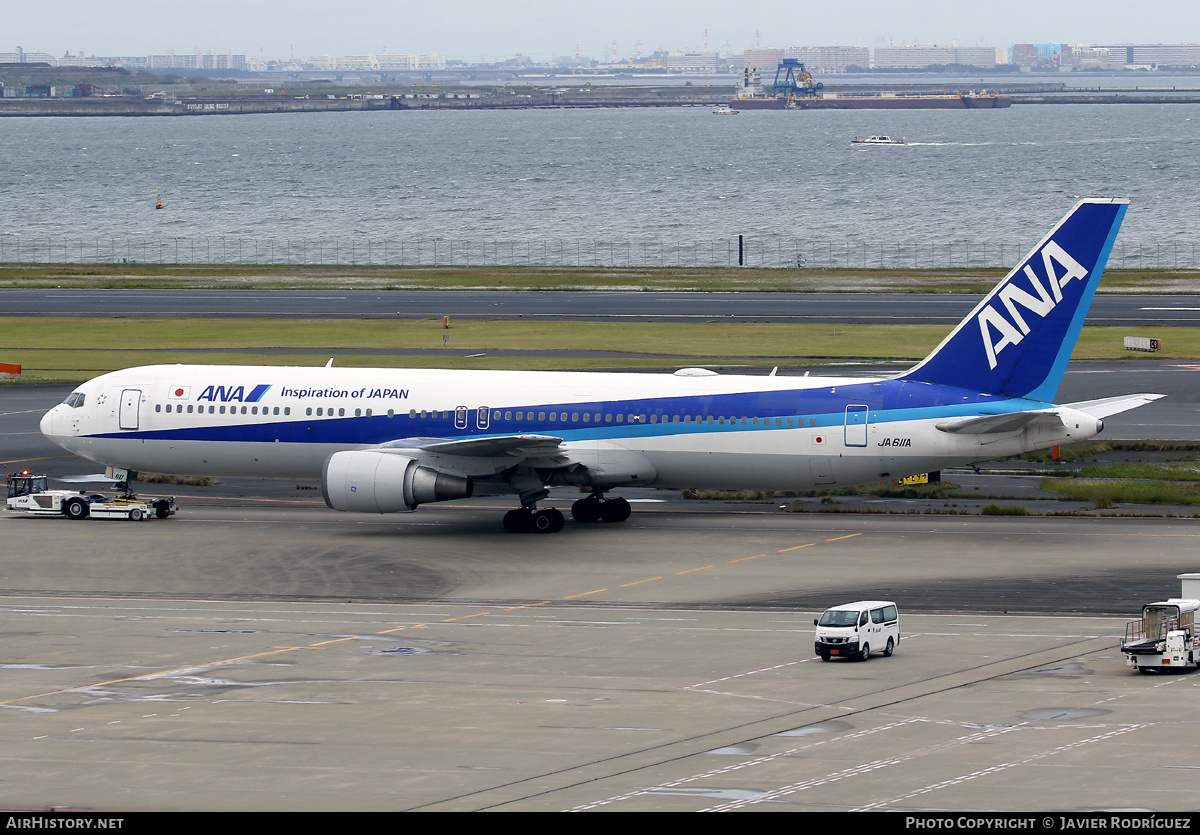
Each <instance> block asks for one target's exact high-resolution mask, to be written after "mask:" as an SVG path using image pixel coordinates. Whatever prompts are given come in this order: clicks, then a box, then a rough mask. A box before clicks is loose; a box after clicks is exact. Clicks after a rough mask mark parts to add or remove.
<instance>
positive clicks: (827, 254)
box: [0, 235, 1200, 270]
mask: <svg viewBox="0 0 1200 835" xmlns="http://www.w3.org/2000/svg"><path fill="white" fill-rule="evenodd" d="M1028 250H1029V245H1028V243H1027V242H1026V243H1016V242H1011V243H1010V242H990V243H989V242H980V241H942V242H924V243H920V242H913V241H903V242H883V241H872V242H866V241H851V240H841V241H836V240H803V239H799V238H773V239H766V238H756V237H748V236H747V237H744V238H743V239H742V241H741V242H740V245H739V241H738V238H736V237H735V238H733V239H732V240H719V241H717V240H711V241H664V240H659V239H645V240H623V241H601V240H596V239H592V238H577V239H572V240H519V241H515V240H514V241H482V242H481V241H465V240H456V239H449V238H446V239H427V240H416V241H404V240H370V239H365V238H330V239H317V240H294V239H282V238H235V237H215V238H208V237H205V238H148V237H108V238H52V237H42V236H21V235H0V263H8V264H228V265H243V266H246V265H293V266H301V265H303V266H395V267H409V266H411V267H493V266H501V267H736V266H738V265H739V264H744V265H745V266H748V267H768V268H786V269H807V268H828V267H832V268H849V269H917V270H920V269H955V268H970V267H1011V266H1012V265H1014V264H1016V263H1017V261H1018V260H1019V259H1021V258H1022V257H1024V255H1025V254H1026V253H1027V252H1028ZM1198 254H1200V253H1198V252H1197V244H1196V243H1195V242H1186V241H1171V242H1165V243H1143V242H1138V241H1132V242H1125V241H1118V242H1117V243H1116V246H1115V247H1114V249H1113V252H1112V255H1111V257H1110V258H1109V266H1111V267H1115V268H1125V269H1184V270H1194V269H1200V258H1198Z"/></svg>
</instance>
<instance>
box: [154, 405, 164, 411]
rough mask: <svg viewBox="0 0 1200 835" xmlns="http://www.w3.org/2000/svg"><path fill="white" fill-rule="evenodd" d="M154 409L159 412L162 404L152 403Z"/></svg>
mask: <svg viewBox="0 0 1200 835" xmlns="http://www.w3.org/2000/svg"><path fill="white" fill-rule="evenodd" d="M154 411H156V412H161V411H162V404H161V403H155V404H154Z"/></svg>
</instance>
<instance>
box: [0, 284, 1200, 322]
mask: <svg viewBox="0 0 1200 835" xmlns="http://www.w3.org/2000/svg"><path fill="white" fill-rule="evenodd" d="M980 298H981V296H973V295H961V294H949V293H908V294H900V293H683V292H658V291H646V292H638V291H628V292H583V291H580V292H572V291H557V290H556V291H473V290H462V291H457V290H451V291H438V290H392V291H378V290H359V291H349V290H238V291H221V290H163V289H155V290H121V289H111V290H87V289H67V290H53V289H51V290H47V289H36V290H22V289H13V288H0V310H3V311H4V315H5V316H86V317H110V316H117V317H128V318H142V317H145V318H177V317H187V318H195V317H200V318H210V317H216V318H289V317H294V318H305V319H309V318H311V319H325V318H333V319H359V318H364V317H368V318H402V319H441V318H442V317H443V316H450V317H451V318H452V319H504V318H518V317H520V318H526V319H551V320H554V319H558V320H570V321H598V320H606V321H627V322H645V321H650V320H653V321H656V322H681V321H682V322H686V321H702V322H707V321H722V320H728V321H735V322H838V323H841V322H845V323H848V324H857V323H866V324H896V325H902V324H903V325H907V324H941V325H946V326H947V328H949V327H950V326H952V325H954V324H956V323H958V322H959V321H961V320H962V319H963V318H964V317H965V316H966V315H967V314H968V313H970V312H971V310H972V309H973V308H974V306H975V305H976V304H977V303H978V302H979V299H980ZM1087 324H1089V325H1123V326H1130V327H1162V326H1180V325H1197V324H1200V302H1198V301H1197V300H1196V297H1195V296H1188V295H1129V294H1111V295H1110V294H1100V295H1097V296H1096V297H1095V300H1094V301H1093V302H1092V306H1091V309H1090V311H1089V313H1088V317H1087Z"/></svg>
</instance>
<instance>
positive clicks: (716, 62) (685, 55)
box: [667, 49, 726, 75]
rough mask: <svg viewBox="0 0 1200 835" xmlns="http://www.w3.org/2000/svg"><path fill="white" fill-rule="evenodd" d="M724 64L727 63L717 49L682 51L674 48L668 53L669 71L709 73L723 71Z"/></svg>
mask: <svg viewBox="0 0 1200 835" xmlns="http://www.w3.org/2000/svg"><path fill="white" fill-rule="evenodd" d="M724 66H726V65H725V64H724V62H723V61H722V60H721V56H720V55H718V54H717V53H716V52H715V51H708V52H681V51H680V50H678V49H672V50H671V51H670V52H668V53H667V71H668V72H685V73H698V74H706V75H707V74H712V73H717V72H721V70H722V69H723V67H724Z"/></svg>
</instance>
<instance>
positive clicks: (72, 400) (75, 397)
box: [63, 391, 83, 409]
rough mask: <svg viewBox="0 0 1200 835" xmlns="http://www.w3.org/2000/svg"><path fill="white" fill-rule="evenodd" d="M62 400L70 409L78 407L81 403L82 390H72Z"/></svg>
mask: <svg viewBox="0 0 1200 835" xmlns="http://www.w3.org/2000/svg"><path fill="white" fill-rule="evenodd" d="M63 402H64V403H66V404H67V405H68V406H70V407H71V408H72V409H78V408H79V407H80V406H82V405H83V392H81V391H73V392H71V396H70V397H68V398H67V399H66V400H64V401H63Z"/></svg>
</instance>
